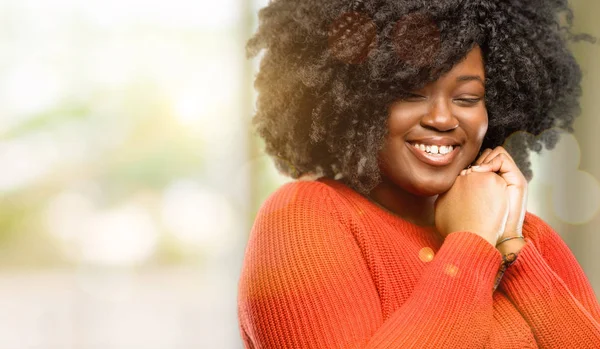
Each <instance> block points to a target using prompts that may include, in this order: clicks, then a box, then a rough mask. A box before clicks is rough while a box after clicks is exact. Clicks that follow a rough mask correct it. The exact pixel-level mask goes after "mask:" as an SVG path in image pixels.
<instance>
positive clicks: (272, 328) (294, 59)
mask: <svg viewBox="0 0 600 349" xmlns="http://www.w3.org/2000/svg"><path fill="white" fill-rule="evenodd" d="M561 13H562V14H565V13H566V14H567V17H566V18H567V21H566V27H560V26H559V25H557V23H559V19H558V18H559V14H561ZM570 24H571V15H570V11H569V10H568V7H567V3H566V1H561V0H554V1H541V0H537V1H535V0H531V1H521V0H510V1H485V0H480V1H468V0H464V1H400V0H371V1H368V0H367V1H357V2H349V1H341V0H333V1H332V0H329V1H296V0H276V1H273V2H271V3H270V4H269V5H268V6H267V7H265V8H264V9H262V10H261V12H260V27H259V30H258V32H257V34H256V35H255V36H254V37H253V38H252V39H251V41H250V42H249V43H248V49H249V52H250V54H251V55H256V54H258V53H259V52H260V51H261V50H263V49H264V50H265V52H264V57H263V58H262V61H261V68H260V73H259V74H258V76H257V78H256V88H257V89H258V91H259V97H258V108H257V114H256V116H255V119H254V122H255V124H256V126H257V130H258V133H259V134H260V135H261V136H262V137H263V138H264V140H265V143H266V151H267V153H269V154H270V155H271V156H272V157H273V158H274V159H275V163H276V165H277V166H278V168H279V169H280V170H281V171H282V172H284V173H286V174H288V175H290V176H291V177H293V178H303V179H307V180H304V181H295V182H292V183H288V184H286V185H284V186H283V187H282V188H280V189H279V190H278V191H277V192H275V193H274V194H273V195H272V196H271V197H270V198H269V199H268V200H267V201H266V202H265V203H264V205H263V206H262V208H261V210H260V212H259V214H258V216H257V218H256V221H255V224H254V227H253V230H252V233H251V236H250V239H249V242H248V247H247V250H246V256H245V260H244V266H243V270H242V275H241V279H240V284H239V299H238V313H239V320H240V327H241V334H242V336H243V340H244V343H245V345H246V347H247V348H600V307H599V305H598V302H597V300H596V298H595V295H594V293H593V290H592V289H591V287H590V285H589V282H588V281H587V279H586V277H585V275H584V273H583V271H582V269H581V267H580V266H579V265H578V263H577V261H576V260H575V258H574V257H573V255H572V253H571V252H570V251H569V249H568V248H567V246H566V245H565V244H564V242H563V241H562V240H561V239H560V237H559V235H558V234H557V233H556V232H555V231H553V230H552V228H551V227H550V226H548V225H547V224H546V223H544V222H543V221H542V220H541V219H540V218H538V217H536V216H534V215H533V214H530V213H527V212H526V199H527V180H528V179H530V178H531V176H532V174H531V171H530V169H529V163H528V162H527V154H528V152H529V151H530V150H535V151H539V150H540V149H541V146H542V145H544V144H545V145H546V147H548V148H550V147H552V146H554V144H555V143H556V141H557V135H558V131H557V130H556V129H552V127H553V126H556V127H559V128H562V129H566V130H568V131H572V128H571V126H572V123H573V119H574V117H575V116H576V115H577V114H578V102H577V99H578V97H579V95H580V87H579V83H580V79H581V73H580V70H579V67H578V66H577V64H576V62H575V60H574V59H573V57H572V55H571V53H570V52H569V51H568V50H567V48H566V43H567V41H568V40H576V39H578V37H576V36H573V35H571V34H570ZM517 131H525V132H520V133H516V132H517ZM543 131H545V132H543ZM542 132H543V133H542ZM515 133H516V136H515V137H512V138H511V142H506V141H507V139H508V137H509V136H510V135H513V134H515ZM534 135H537V136H538V137H536V136H534ZM502 144H505V147H502V146H501V145H502ZM471 165H473V166H472V167H471ZM310 176H312V178H309V177H310ZM315 178H318V179H315Z"/></svg>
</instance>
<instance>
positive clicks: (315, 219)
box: [238, 182, 500, 348]
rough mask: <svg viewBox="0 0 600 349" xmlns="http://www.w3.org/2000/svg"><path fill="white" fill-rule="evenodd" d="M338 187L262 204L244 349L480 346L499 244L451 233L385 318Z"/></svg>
mask: <svg viewBox="0 0 600 349" xmlns="http://www.w3.org/2000/svg"><path fill="white" fill-rule="evenodd" d="M330 191H332V189H330V188H329V187H327V186H326V185H323V184H321V183H318V182H293V183H290V184H288V185H286V186H284V187H283V188H282V189H280V190H279V191H278V192H277V193H276V194H275V195H273V196H272V197H271V198H270V199H269V200H267V202H266V203H265V204H264V205H263V207H262V208H261V211H260V212H259V215H258V217H257V219H256V221H255V224H254V226H253V229H252V233H251V236H250V239H249V241H248V245H247V248H246V255H245V259H244V265H243V268H242V274H241V278H240V283H239V293H238V316H239V319H240V326H241V331H242V335H243V338H244V342H245V345H246V348H446V347H460V348H482V347H483V346H484V344H485V342H486V341H487V340H488V336H489V329H490V328H491V326H492V323H493V322H492V321H493V313H492V312H493V305H492V287H493V283H494V278H495V275H496V272H497V270H498V267H499V264H500V254H499V253H498V251H497V250H496V249H495V248H494V247H493V246H491V245H490V244H489V243H487V242H486V241H485V240H483V239H482V238H480V237H479V236H477V235H475V234H472V233H469V232H457V233H453V234H451V235H449V236H448V237H447V238H446V241H445V242H444V244H443V245H442V247H441V248H440V250H439V251H438V253H437V254H436V256H435V258H434V259H433V261H432V262H430V263H429V265H428V267H427V268H428V269H426V271H425V272H424V274H423V276H422V278H421V279H420V280H419V282H418V283H417V286H416V287H415V289H414V291H413V293H412V296H411V297H409V298H408V300H407V301H406V302H405V304H403V306H401V307H400V308H399V309H398V310H397V311H395V312H394V313H393V314H392V315H391V316H390V317H389V318H388V319H387V320H386V321H384V320H383V316H382V310H381V303H380V299H379V295H378V292H377V289H376V287H375V284H374V282H373V279H372V277H371V274H370V272H369V268H368V266H367V263H366V262H365V260H364V257H363V255H362V253H361V250H360V249H359V247H358V244H357V243H356V241H355V239H354V236H353V234H352V232H351V231H350V230H349V229H348V228H347V227H346V226H345V225H344V224H343V222H341V221H340V219H339V216H338V213H337V211H336V209H335V208H334V207H333V205H334V201H333V199H332V196H331V195H335V194H336V193H335V192H333V193H331V192H330Z"/></svg>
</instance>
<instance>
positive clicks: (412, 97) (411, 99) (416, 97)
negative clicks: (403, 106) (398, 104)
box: [402, 93, 425, 102]
mask: <svg viewBox="0 0 600 349" xmlns="http://www.w3.org/2000/svg"><path fill="white" fill-rule="evenodd" d="M424 99H425V96H421V95H418V94H416V93H407V94H406V95H405V96H404V97H403V98H402V100H403V101H408V102H418V101H422V100H424Z"/></svg>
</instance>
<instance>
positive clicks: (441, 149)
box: [413, 143, 454, 155]
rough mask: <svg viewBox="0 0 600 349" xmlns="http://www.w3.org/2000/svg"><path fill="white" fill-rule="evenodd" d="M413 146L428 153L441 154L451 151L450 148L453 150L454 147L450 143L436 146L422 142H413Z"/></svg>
mask: <svg viewBox="0 0 600 349" xmlns="http://www.w3.org/2000/svg"><path fill="white" fill-rule="evenodd" d="M413 147H415V148H417V149H419V150H421V151H424V152H427V153H430V154H441V155H445V154H448V153H450V152H452V150H454V147H453V146H451V145H440V146H437V145H424V144H417V143H415V144H413Z"/></svg>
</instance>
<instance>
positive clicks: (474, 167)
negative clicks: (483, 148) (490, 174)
mask: <svg viewBox="0 0 600 349" xmlns="http://www.w3.org/2000/svg"><path fill="white" fill-rule="evenodd" d="M480 167H481V166H479V165H477V166H473V167H471V168H472V169H474V170H476V169H478V168H480Z"/></svg>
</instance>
